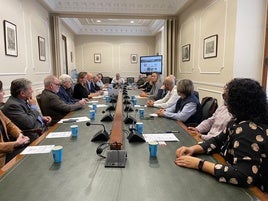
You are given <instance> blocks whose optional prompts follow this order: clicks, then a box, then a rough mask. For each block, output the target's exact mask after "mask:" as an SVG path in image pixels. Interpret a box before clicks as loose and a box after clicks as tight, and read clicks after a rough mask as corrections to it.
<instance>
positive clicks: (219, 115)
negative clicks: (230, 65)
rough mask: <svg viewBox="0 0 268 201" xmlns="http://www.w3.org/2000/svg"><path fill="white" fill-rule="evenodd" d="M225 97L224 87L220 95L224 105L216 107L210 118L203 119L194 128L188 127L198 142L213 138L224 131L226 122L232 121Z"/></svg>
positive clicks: (226, 94)
mask: <svg viewBox="0 0 268 201" xmlns="http://www.w3.org/2000/svg"><path fill="white" fill-rule="evenodd" d="M227 96H228V93H227V89H226V86H225V87H224V89H223V94H222V98H223V100H224V104H223V105H222V106H221V107H218V108H217V110H216V111H215V112H214V114H213V115H212V116H211V117H210V118H208V119H205V120H204V121H202V122H201V123H200V124H199V125H198V126H196V127H195V128H194V127H188V130H189V131H190V133H191V135H193V136H195V137H196V138H197V139H198V140H199V141H203V140H208V139H210V138H212V137H215V136H217V135H219V134H220V133H221V132H222V131H224V129H225V128H226V126H227V124H228V122H229V121H230V120H231V119H232V115H231V114H230V113H229V111H228V108H227V106H226V100H227Z"/></svg>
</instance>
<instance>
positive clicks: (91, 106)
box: [88, 104, 108, 108]
mask: <svg viewBox="0 0 268 201" xmlns="http://www.w3.org/2000/svg"><path fill="white" fill-rule="evenodd" d="M88 107H90V108H93V105H89V106H88ZM99 107H108V105H105V104H97V108H99Z"/></svg>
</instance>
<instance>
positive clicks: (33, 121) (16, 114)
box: [2, 96, 46, 141]
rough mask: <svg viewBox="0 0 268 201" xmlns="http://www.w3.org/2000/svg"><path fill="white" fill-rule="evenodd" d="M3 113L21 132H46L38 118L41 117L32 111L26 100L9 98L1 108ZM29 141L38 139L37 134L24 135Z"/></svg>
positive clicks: (35, 111)
mask: <svg viewBox="0 0 268 201" xmlns="http://www.w3.org/2000/svg"><path fill="white" fill-rule="evenodd" d="M2 111H3V113H4V114H5V115H6V116H7V117H8V118H9V119H10V120H11V121H12V122H13V123H14V124H15V125H16V126H18V127H19V128H20V129H21V130H30V129H41V130H42V131H45V130H46V126H45V125H44V124H42V122H41V121H40V120H38V117H39V118H40V117H42V115H41V114H40V113H39V112H38V111H37V110H35V109H32V108H31V107H30V106H29V105H28V103H27V102H26V100H22V99H19V98H15V97H13V96H10V97H9V98H8V100H7V102H6V103H5V105H4V107H3V108H2ZM25 135H27V136H28V137H29V138H30V139H31V141H32V140H34V139H35V138H37V137H39V135H38V134H37V133H25Z"/></svg>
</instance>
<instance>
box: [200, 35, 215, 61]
mask: <svg viewBox="0 0 268 201" xmlns="http://www.w3.org/2000/svg"><path fill="white" fill-rule="evenodd" d="M217 51H218V35H217V34H215V35H212V36H209V37H207V38H205V39H204V44H203V58H204V59H208V58H213V57H217Z"/></svg>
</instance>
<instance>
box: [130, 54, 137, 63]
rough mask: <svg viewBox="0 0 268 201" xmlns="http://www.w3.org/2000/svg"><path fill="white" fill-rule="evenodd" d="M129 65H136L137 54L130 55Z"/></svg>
mask: <svg viewBox="0 0 268 201" xmlns="http://www.w3.org/2000/svg"><path fill="white" fill-rule="evenodd" d="M130 63H132V64H136V63H138V55H137V54H131V55H130Z"/></svg>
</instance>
